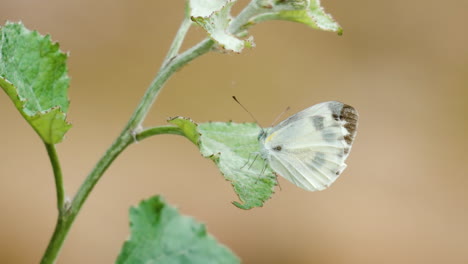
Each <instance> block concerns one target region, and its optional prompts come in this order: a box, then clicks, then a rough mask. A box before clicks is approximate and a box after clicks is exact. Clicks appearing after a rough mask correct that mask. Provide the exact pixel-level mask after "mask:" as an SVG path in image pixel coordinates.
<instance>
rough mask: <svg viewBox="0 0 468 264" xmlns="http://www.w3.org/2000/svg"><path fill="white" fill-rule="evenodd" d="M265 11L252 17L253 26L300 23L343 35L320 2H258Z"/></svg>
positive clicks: (286, 0)
mask: <svg viewBox="0 0 468 264" xmlns="http://www.w3.org/2000/svg"><path fill="white" fill-rule="evenodd" d="M257 1H258V2H259V3H261V5H260V6H261V7H263V11H261V12H259V14H258V15H256V16H254V17H252V19H251V22H252V24H256V23H259V22H262V21H268V20H287V21H292V22H299V23H302V24H305V25H307V26H309V27H312V28H315V29H320V30H325V31H332V32H337V33H338V35H341V34H342V33H343V29H342V28H341V27H340V25H339V24H338V23H337V22H336V21H335V20H334V19H333V18H332V16H331V15H330V14H327V13H325V10H324V9H323V7H322V6H321V5H320V0H289V1H288V0H285V1H276V0H257ZM252 24H251V25H252Z"/></svg>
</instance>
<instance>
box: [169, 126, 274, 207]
mask: <svg viewBox="0 0 468 264" xmlns="http://www.w3.org/2000/svg"><path fill="white" fill-rule="evenodd" d="M169 122H170V123H172V124H175V125H177V126H179V127H180V128H182V130H183V131H184V133H185V134H186V137H187V138H189V139H190V140H191V141H192V142H197V143H196V145H197V146H198V147H199V148H200V152H201V153H202V155H203V156H204V157H206V158H210V159H211V160H213V161H214V162H215V163H216V165H217V166H218V168H219V170H220V171H221V173H222V174H223V175H224V177H225V178H226V179H227V180H229V181H230V182H231V183H232V185H233V187H234V191H235V192H236V193H237V195H238V196H239V199H240V200H241V203H239V202H233V204H234V205H235V206H237V207H239V208H241V209H251V208H253V207H259V206H262V205H263V203H264V202H265V201H266V200H268V199H269V198H270V197H271V196H272V195H273V192H274V187H275V186H276V184H277V181H276V176H275V174H274V173H273V171H272V170H271V169H270V167H269V166H268V164H267V163H266V162H265V161H264V160H263V159H262V157H261V156H260V143H259V141H258V135H259V133H260V131H261V128H260V127H259V126H258V125H257V124H254V123H245V124H236V123H232V122H229V123H222V122H213V123H202V124H198V126H197V125H195V124H194V123H193V122H192V121H191V120H190V119H186V118H181V117H177V118H174V119H171V120H169ZM187 128H190V129H187ZM192 135H199V137H197V141H194V140H192V139H191V138H194V137H193V136H192Z"/></svg>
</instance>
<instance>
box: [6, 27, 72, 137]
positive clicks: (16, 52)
mask: <svg viewBox="0 0 468 264" xmlns="http://www.w3.org/2000/svg"><path fill="white" fill-rule="evenodd" d="M66 60H67V55H66V54H64V53H62V52H61V51H60V49H59V45H58V44H57V43H55V44H54V43H52V42H51V40H50V36H48V35H47V36H42V35H40V34H39V33H38V32H36V31H30V30H28V29H26V28H25V27H24V26H23V24H21V23H10V22H7V23H6V25H5V26H4V27H2V28H0V86H1V87H2V88H3V90H4V91H5V92H6V94H7V95H8V96H9V97H10V99H11V100H12V101H13V103H14V105H15V106H16V108H17V109H18V110H19V112H20V113H21V115H22V116H23V117H24V118H25V119H26V121H28V123H29V124H30V125H31V126H32V127H33V129H34V130H35V131H36V132H37V133H38V134H39V136H40V137H41V138H42V140H43V141H44V142H46V143H49V144H56V143H59V142H60V141H62V139H63V137H64V135H65V133H66V132H67V131H68V129H70V127H71V125H70V124H69V123H68V122H67V121H66V120H65V119H66V112H67V110H68V105H69V101H68V96H67V90H68V86H69V78H68V75H67V66H66Z"/></svg>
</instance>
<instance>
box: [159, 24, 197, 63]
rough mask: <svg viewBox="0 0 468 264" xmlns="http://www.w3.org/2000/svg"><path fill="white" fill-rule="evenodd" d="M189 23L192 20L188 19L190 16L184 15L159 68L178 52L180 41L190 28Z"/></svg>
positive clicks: (182, 40)
mask: <svg viewBox="0 0 468 264" xmlns="http://www.w3.org/2000/svg"><path fill="white" fill-rule="evenodd" d="M191 25H192V20H191V19H190V16H187V15H186V16H185V17H184V20H182V24H181V25H180V27H179V31H178V32H177V34H176V36H175V38H174V41H173V42H172V45H171V47H170V48H169V51H168V52H167V55H166V58H165V59H164V62H163V63H162V66H161V68H162V67H164V66H166V64H167V63H168V62H169V61H171V60H172V59H173V58H175V56H176V55H177V54H178V53H179V50H180V47H181V46H182V42H184V39H185V35H187V32H188V30H189V29H190V26H191Z"/></svg>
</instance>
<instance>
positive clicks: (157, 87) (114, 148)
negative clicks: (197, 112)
mask: <svg viewBox="0 0 468 264" xmlns="http://www.w3.org/2000/svg"><path fill="white" fill-rule="evenodd" d="M253 2H254V1H253ZM258 8H259V7H258V6H257V5H256V4H253V3H250V4H249V5H248V6H247V7H246V8H245V10H244V11H242V12H241V14H239V16H238V17H237V18H236V19H234V20H233V22H232V25H231V26H230V28H229V31H230V32H231V33H237V32H239V31H240V30H242V27H243V26H244V25H246V23H247V22H248V21H249V19H250V17H251V16H252V15H254V14H255V13H256V12H258ZM190 24H191V21H190V20H189V16H188V15H187V14H186V16H185V18H184V21H183V22H182V24H181V26H180V28H179V30H178V32H177V34H176V36H175V38H174V41H173V43H172V45H171V47H170V49H169V52H168V54H167V56H166V59H165V61H164V62H163V64H162V66H161V69H160V70H159V72H158V74H157V75H156V77H155V79H154V80H153V81H152V82H151V84H150V85H149V87H148V89H147V90H146V92H145V94H144V95H143V98H142V99H141V101H140V103H139V105H138V106H137V108H136V110H135V112H134V113H133V115H132V117H131V118H130V119H129V121H128V122H127V124H126V126H125V128H124V129H123V131H122V132H121V133H120V135H119V137H118V138H117V139H116V140H115V141H114V142H113V143H112V145H111V146H110V147H109V148H108V149H107V151H106V152H105V153H104V155H103V156H102V157H101V159H100V160H99V161H98V163H97V164H96V165H95V167H94V168H93V170H92V171H91V172H90V173H89V174H88V176H87V177H86V179H85V180H84V182H83V184H82V185H81V186H80V188H79V189H78V191H77V193H76V195H75V197H74V198H73V200H72V202H71V205H70V206H69V207H67V208H65V209H62V210H59V216H58V219H57V224H56V226H55V230H54V234H53V235H52V238H51V240H50V242H49V245H48V247H47V250H46V252H45V253H44V256H43V258H42V260H41V263H42V264H51V263H54V262H55V260H56V259H57V256H58V254H59V252H60V249H61V248H62V245H63V242H64V241H65V238H66V236H67V234H68V232H69V230H70V228H71V226H72V224H73V222H74V221H75V219H76V216H77V215H78V213H79V211H80V209H81V207H82V206H83V203H84V202H85V201H86V199H87V198H88V196H89V194H90V193H91V191H92V190H93V188H94V186H95V185H96V184H97V182H98V181H99V179H100V178H101V177H102V175H103V174H104V172H105V171H106V170H107V168H108V167H109V166H110V165H111V163H112V162H113V161H114V160H115V159H116V158H117V157H118V155H119V154H120V153H121V152H122V151H123V150H124V149H125V148H126V147H127V146H129V145H130V144H131V143H133V142H134V141H135V140H143V139H145V138H147V137H149V136H152V135H158V134H177V135H183V132H182V131H181V130H180V129H179V128H176V127H171V126H162V127H155V128H150V129H147V130H144V131H143V132H142V133H139V134H137V133H135V132H136V131H137V129H138V128H139V127H140V126H141V123H142V122H143V120H144V119H145V117H146V115H147V114H148V112H149V110H150V108H151V106H152V105H153V103H154V101H155V100H156V98H157V96H158V94H159V92H160V91H161V89H162V87H163V85H164V84H165V83H166V82H167V81H168V80H169V78H170V77H171V76H172V75H173V74H174V73H175V72H176V71H177V70H179V69H180V68H182V67H183V66H184V65H185V64H187V63H188V62H190V61H192V60H193V59H195V58H197V57H199V56H201V55H203V54H205V53H207V52H208V51H210V50H211V49H212V48H213V46H214V44H215V43H214V41H213V40H211V39H205V40H203V41H201V42H200V43H198V44H197V45H195V46H193V47H192V48H190V49H188V50H187V51H185V52H183V53H182V54H179V55H176V54H177V53H178V51H179V49H180V47H181V44H182V41H183V40H184V37H185V35H186V34H187V32H188V29H189V28H190ZM46 146H47V145H46ZM52 147H53V146H52ZM47 148H48V151H49V156H51V154H50V153H51V152H50V150H49V148H50V146H47ZM52 150H53V151H52V154H53V156H51V157H55V158H53V159H52V158H51V160H52V165H53V167H54V172H55V170H56V169H58V171H60V166H58V159H56V153H55V149H53V148H52ZM55 161H57V163H55ZM59 175H60V181H59V183H60V188H57V196H58V197H61V198H60V200H61V202H59V204H61V205H62V207H60V208H63V197H64V195H63V187H62V186H61V185H62V181H61V173H60V174H59ZM56 184H57V176H56ZM57 186H58V185H57ZM59 193H60V195H59Z"/></svg>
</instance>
